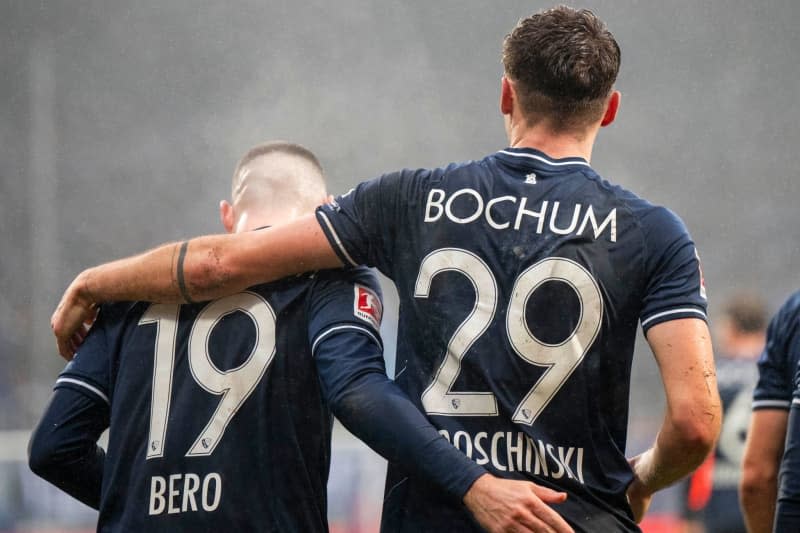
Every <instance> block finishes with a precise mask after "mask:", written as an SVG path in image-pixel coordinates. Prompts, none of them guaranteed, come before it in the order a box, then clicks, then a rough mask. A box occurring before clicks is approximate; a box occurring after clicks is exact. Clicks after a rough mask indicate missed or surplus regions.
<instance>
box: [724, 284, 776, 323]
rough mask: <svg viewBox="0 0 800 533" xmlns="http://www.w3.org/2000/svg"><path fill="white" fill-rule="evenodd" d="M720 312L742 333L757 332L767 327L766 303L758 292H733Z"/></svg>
mask: <svg viewBox="0 0 800 533" xmlns="http://www.w3.org/2000/svg"><path fill="white" fill-rule="evenodd" d="M722 312H723V314H724V315H725V316H726V317H728V319H729V320H730V321H731V324H732V325H733V327H734V328H735V329H736V330H738V331H740V332H742V333H757V332H760V331H763V330H764V329H765V328H766V327H767V305H766V303H765V302H764V299H763V298H762V297H761V296H759V295H758V294H755V293H749V292H740V293H737V294H734V295H733V296H731V297H730V298H728V300H727V301H726V303H725V306H724V308H723V310H722Z"/></svg>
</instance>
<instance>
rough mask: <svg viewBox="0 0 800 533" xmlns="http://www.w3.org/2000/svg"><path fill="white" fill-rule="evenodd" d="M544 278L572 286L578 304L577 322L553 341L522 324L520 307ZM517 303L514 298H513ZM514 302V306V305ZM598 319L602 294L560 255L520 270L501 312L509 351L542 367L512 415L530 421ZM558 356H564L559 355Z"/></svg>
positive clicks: (589, 339) (593, 333)
mask: <svg viewBox="0 0 800 533" xmlns="http://www.w3.org/2000/svg"><path fill="white" fill-rule="evenodd" d="M548 281H561V282H563V283H566V284H567V285H569V286H570V288H571V289H572V290H573V291H575V294H576V296H577V297H578V302H579V303H580V308H581V310H580V314H579V317H578V323H577V324H576V326H575V328H574V329H573V330H572V332H570V334H569V335H568V336H567V337H566V338H565V339H564V340H563V341H561V342H560V343H558V344H549V343H545V342H542V341H540V340H539V339H538V338H536V335H534V334H533V332H531V330H530V328H528V322H527V320H526V312H525V311H526V308H527V303H528V300H529V299H530V297H531V296H533V293H534V292H536V289H538V288H539V287H541V286H542V285H543V284H544V283H546V282H548ZM520 298H521V299H522V302H521V303H517V301H518V300H519V299H520ZM515 304H516V305H515ZM602 323H603V297H602V294H601V293H600V287H598V286H597V282H596V281H595V280H594V278H593V277H592V275H591V274H590V273H589V272H588V271H587V270H586V269H585V268H583V267H582V266H581V265H579V264H578V263H576V262H575V261H572V260H570V259H566V258H563V257H549V258H547V259H543V260H542V261H539V262H538V263H536V264H535V265H533V266H531V267H530V268H528V269H527V270H525V271H524V272H523V273H522V274H520V275H519V276H518V277H517V280H516V281H515V282H514V289H513V290H512V291H511V300H510V301H509V303H508V310H507V312H506V333H507V335H508V340H509V341H510V342H511V346H512V347H513V348H514V351H515V352H516V353H517V355H519V356H520V357H521V358H522V359H524V360H525V361H527V362H528V363H530V364H532V365H536V366H540V367H545V371H544V373H543V374H542V375H541V376H540V377H539V379H538V380H537V381H536V383H534V384H533V387H531V389H530V390H529V391H528V394H526V395H525V397H524V398H523V399H522V401H521V402H520V404H519V405H518V406H517V409H516V410H515V411H514V416H513V417H512V420H513V421H514V422H517V423H520V424H527V425H532V424H533V423H534V422H535V421H536V419H537V418H538V417H539V415H540V414H541V413H542V411H543V410H544V408H545V407H547V405H548V404H549V403H550V401H551V400H552V399H553V397H555V395H556V394H557V393H558V391H559V390H561V387H563V386H564V384H565V383H566V382H567V380H568V379H569V377H570V376H571V375H572V373H573V372H574V371H575V369H576V368H578V365H580V364H581V362H582V361H583V358H584V357H585V356H586V352H588V351H589V348H591V346H592V344H594V341H595V339H596V338H597V334H598V333H599V332H600V326H601V325H602ZM563 356H567V357H568V358H567V359H565V358H564V357H563Z"/></svg>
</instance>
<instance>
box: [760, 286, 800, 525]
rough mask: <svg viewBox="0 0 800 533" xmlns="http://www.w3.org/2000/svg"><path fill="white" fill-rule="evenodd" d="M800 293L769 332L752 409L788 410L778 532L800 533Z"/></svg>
mask: <svg viewBox="0 0 800 533" xmlns="http://www.w3.org/2000/svg"><path fill="white" fill-rule="evenodd" d="M798 361H800V292H796V293H794V294H793V295H792V296H791V297H790V298H789V299H788V300H787V301H786V303H785V304H784V305H783V306H782V307H781V309H780V310H779V311H778V313H777V314H776V315H775V317H774V318H773V319H772V320H771V321H770V324H769V327H768V328H767V345H766V347H765V349H764V353H763V354H762V355H761V359H759V362H758V365H759V381H758V386H757V387H756V391H755V393H754V395H753V409H788V410H789V423H788V427H787V435H786V447H785V450H784V454H783V461H782V462H781V467H780V473H779V477H778V488H779V490H778V502H777V508H776V514H775V528H774V530H775V531H800V372H798V370H800V367H798Z"/></svg>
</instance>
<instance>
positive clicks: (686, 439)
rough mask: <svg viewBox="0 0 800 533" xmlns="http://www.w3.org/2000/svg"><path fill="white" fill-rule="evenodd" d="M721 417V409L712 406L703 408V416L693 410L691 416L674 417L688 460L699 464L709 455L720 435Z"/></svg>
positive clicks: (674, 423)
mask: <svg viewBox="0 0 800 533" xmlns="http://www.w3.org/2000/svg"><path fill="white" fill-rule="evenodd" d="M721 418H722V416H721V412H720V411H719V409H717V408H714V407H712V406H709V407H708V408H707V409H705V410H703V412H702V414H701V416H697V415H696V412H692V413H691V414H690V416H677V417H673V420H672V424H673V427H674V428H675V432H676V434H677V435H678V436H679V440H680V444H681V448H682V449H683V450H684V451H685V454H686V458H687V461H691V462H694V463H696V465H695V466H697V465H699V464H700V463H702V462H703V460H704V459H705V458H706V457H707V456H708V454H709V453H710V452H711V450H712V449H713V448H714V444H715V443H716V442H717V438H718V437H719V432H720V426H721V424H720V422H721Z"/></svg>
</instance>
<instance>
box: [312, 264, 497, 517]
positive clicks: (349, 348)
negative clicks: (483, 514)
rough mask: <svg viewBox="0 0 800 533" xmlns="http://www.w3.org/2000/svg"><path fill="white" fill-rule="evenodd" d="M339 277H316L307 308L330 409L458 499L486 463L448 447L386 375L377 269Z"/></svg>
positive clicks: (366, 439) (372, 442)
mask: <svg viewBox="0 0 800 533" xmlns="http://www.w3.org/2000/svg"><path fill="white" fill-rule="evenodd" d="M340 277H341V279H339V280H336V279H328V280H319V281H318V282H317V284H316V285H315V290H314V292H315V295H314V298H313V300H314V303H313V304H312V309H311V310H310V324H311V328H310V342H311V345H312V353H313V356H314V359H315V363H316V366H317V371H318V373H319V377H320V385H321V388H322V391H323V396H324V397H325V399H326V401H327V402H328V404H329V405H330V407H331V411H332V412H333V414H334V415H336V417H337V418H338V419H339V420H340V421H341V422H342V423H343V424H344V426H345V427H347V429H349V430H350V431H351V432H352V433H353V434H354V435H355V436H356V437H358V438H360V439H361V440H363V441H364V442H365V443H366V444H367V445H368V446H370V447H371V448H372V449H373V450H375V451H376V452H378V453H379V454H381V455H382V456H384V457H385V458H386V459H388V460H389V461H391V462H393V463H397V464H400V465H401V466H402V467H403V468H404V469H405V470H406V471H408V472H413V473H414V474H416V475H418V476H421V477H423V478H425V479H428V480H429V481H430V482H432V483H433V484H435V485H436V486H437V487H439V488H440V489H441V490H442V491H443V492H444V493H445V494H448V495H450V496H451V497H453V498H454V499H455V500H456V501H461V498H463V496H464V494H465V493H466V492H467V491H468V490H469V488H470V487H471V486H472V483H474V482H475V480H476V479H477V478H478V477H480V476H481V475H483V474H484V473H486V471H485V469H483V467H481V466H479V465H478V464H476V463H475V462H473V461H471V460H470V459H469V458H467V457H466V456H465V455H464V454H463V453H461V452H460V451H458V450H456V449H455V448H454V447H452V446H451V445H450V444H449V442H448V441H447V440H445V439H444V438H443V437H442V436H441V435H440V434H439V432H438V431H437V430H436V428H434V427H433V425H431V424H430V422H429V421H428V420H427V419H426V418H425V416H424V415H423V414H422V413H421V412H420V411H419V409H418V408H417V407H416V406H415V405H414V404H413V403H412V402H411V400H410V399H409V398H408V396H406V395H405V394H404V393H403V392H402V391H401V390H400V388H399V387H397V385H395V384H394V382H392V381H391V380H390V379H389V378H388V377H387V376H386V368H385V366H384V361H383V349H382V346H381V344H380V341H379V336H378V328H379V326H380V318H381V317H380V314H381V313H380V310H381V308H380V291H379V286H378V282H377V279H376V278H375V276H374V275H372V274H371V273H369V272H368V271H365V270H364V269H357V270H351V271H343V272H341V273H340ZM316 293H320V294H316Z"/></svg>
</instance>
